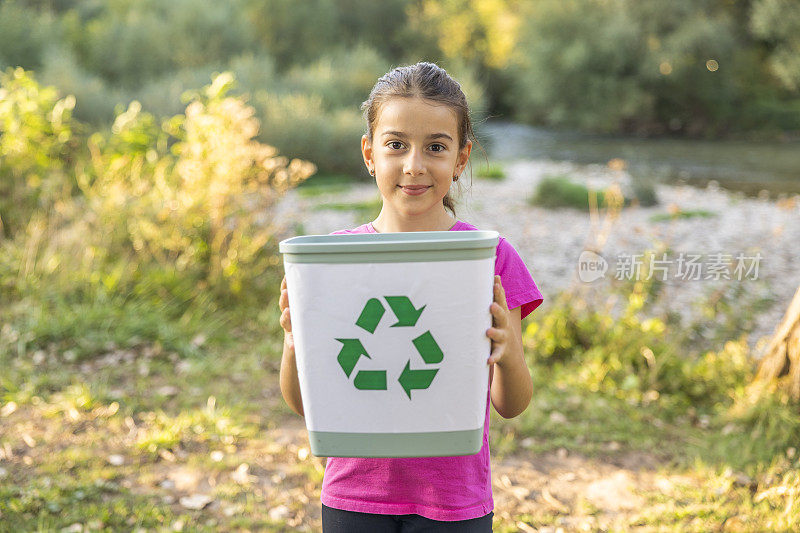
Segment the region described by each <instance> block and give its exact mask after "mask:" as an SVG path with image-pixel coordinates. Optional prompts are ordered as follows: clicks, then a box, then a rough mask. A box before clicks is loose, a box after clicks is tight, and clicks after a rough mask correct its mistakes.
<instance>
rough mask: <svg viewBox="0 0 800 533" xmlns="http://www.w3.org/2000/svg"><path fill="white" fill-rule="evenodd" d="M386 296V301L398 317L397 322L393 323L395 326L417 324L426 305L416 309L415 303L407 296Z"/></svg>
mask: <svg viewBox="0 0 800 533" xmlns="http://www.w3.org/2000/svg"><path fill="white" fill-rule="evenodd" d="M384 298H386V302H387V303H388V304H389V307H391V308H392V312H393V313H394V315H395V316H396V317H397V323H396V324H392V327H393V328H397V327H403V326H413V325H415V324H416V323H417V320H419V315H421V314H422V310H423V309H425V306H424V305H423V306H422V307H420V308H419V309H415V308H414V304H412V303H411V300H409V299H408V297H407V296H384Z"/></svg>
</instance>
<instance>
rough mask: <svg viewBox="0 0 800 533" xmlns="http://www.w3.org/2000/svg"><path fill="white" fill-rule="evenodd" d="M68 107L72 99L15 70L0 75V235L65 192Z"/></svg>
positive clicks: (69, 153) (68, 187) (70, 144)
mask: <svg viewBox="0 0 800 533" xmlns="http://www.w3.org/2000/svg"><path fill="white" fill-rule="evenodd" d="M74 107H75V98H74V97H72V96H68V97H66V98H59V97H58V93H57V92H56V89H55V88H53V87H47V88H41V87H39V85H38V84H37V83H36V82H35V81H34V80H33V78H31V77H30V75H29V74H27V73H26V72H25V71H24V70H22V69H21V68H18V69H15V70H9V71H7V72H5V73H4V74H1V75H0V237H2V235H3V234H5V235H7V236H9V235H13V234H14V233H15V232H17V231H18V230H19V229H20V227H21V226H22V225H23V224H24V223H25V222H26V221H27V220H28V218H29V217H30V216H31V214H32V212H33V211H34V210H36V209H42V208H46V207H48V206H49V205H51V204H52V203H53V202H54V201H55V200H56V199H58V198H62V197H69V196H70V195H71V193H72V189H73V185H74V178H73V177H72V175H71V171H72V169H71V165H72V164H73V163H74V161H73V159H74V157H75V155H76V154H75V152H76V150H77V148H76V146H75V143H74V139H73V133H74V132H73V130H74V125H73V122H72V109H73V108H74Z"/></svg>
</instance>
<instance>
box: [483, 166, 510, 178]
mask: <svg viewBox="0 0 800 533" xmlns="http://www.w3.org/2000/svg"><path fill="white" fill-rule="evenodd" d="M478 177H479V178H484V179H489V180H502V179H505V177H506V171H505V169H503V167H502V165H499V164H497V163H489V164H488V165H483V166H481V167H480V168H478Z"/></svg>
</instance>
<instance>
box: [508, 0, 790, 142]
mask: <svg viewBox="0 0 800 533" xmlns="http://www.w3.org/2000/svg"><path fill="white" fill-rule="evenodd" d="M736 15H737V13H736V12H735V10H734V8H723V7H720V6H719V5H718V3H717V2H714V1H712V0H704V1H703V2H695V1H694V0H680V1H676V2H666V3H665V2H658V1H656V0H646V1H638V0H637V1H632V0H615V1H612V2H596V1H594V0H569V1H567V2H560V1H555V0H552V1H551V0H548V1H544V2H537V3H535V4H531V6H530V8H529V9H528V10H527V11H526V12H525V15H524V17H525V20H526V23H525V24H523V25H522V28H524V29H523V31H522V34H521V36H520V46H519V47H518V50H519V53H518V55H517V57H516V58H515V60H514V62H513V67H512V69H513V71H514V75H513V84H514V90H513V91H511V92H510V93H509V99H510V100H509V104H508V105H509V106H510V107H511V108H512V109H515V110H517V116H518V117H520V118H522V119H524V120H528V121H533V122H538V123H546V124H553V125H566V126H571V127H577V128H581V129H588V130H596V131H620V130H622V131H643V132H654V133H665V132H682V133H688V134H691V135H696V134H699V133H706V134H710V133H714V132H717V131H721V130H722V129H724V128H727V127H729V126H730V125H732V124H739V125H740V126H741V125H748V126H751V127H752V126H755V124H753V123H752V122H750V120H751V119H750V118H748V117H749V116H750V115H751V114H753V113H759V111H757V110H756V107H758V106H759V105H761V104H757V103H756V102H757V100H758V98H756V96H755V95H756V94H760V95H762V96H761V97H762V98H766V99H767V100H769V99H771V98H773V99H774V98H777V97H778V96H777V94H776V93H775V92H774V91H772V92H770V89H769V88H768V87H769V85H768V84H765V83H764V81H763V80H759V79H758V76H757V75H754V73H755V72H758V71H759V69H760V66H759V59H758V56H759V52H758V51H757V50H756V49H755V48H754V47H752V46H750V45H749V43H748V41H747V40H746V39H745V38H743V37H742V35H743V33H744V32H745V29H744V28H742V27H741V23H740V21H739V20H738V18H737V16H736ZM743 103H746V104H747V106H748V107H746V108H745V109H742V104H743Z"/></svg>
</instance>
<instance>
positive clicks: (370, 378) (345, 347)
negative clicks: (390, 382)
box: [336, 296, 444, 400]
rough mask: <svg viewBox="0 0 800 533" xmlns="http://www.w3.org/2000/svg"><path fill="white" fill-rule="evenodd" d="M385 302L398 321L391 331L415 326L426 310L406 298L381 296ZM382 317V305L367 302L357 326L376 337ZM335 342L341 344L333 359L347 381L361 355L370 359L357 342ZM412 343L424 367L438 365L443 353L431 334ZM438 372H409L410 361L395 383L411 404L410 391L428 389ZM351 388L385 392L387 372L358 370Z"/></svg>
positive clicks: (376, 300) (424, 335) (356, 340)
mask: <svg viewBox="0 0 800 533" xmlns="http://www.w3.org/2000/svg"><path fill="white" fill-rule="evenodd" d="M384 299H385V300H386V303H387V304H389V307H390V308H391V309H392V312H393V313H394V315H395V317H397V323H395V324H392V326H391V327H393V328H394V327H413V326H416V325H417V321H418V320H419V317H420V315H421V314H422V311H423V310H424V309H425V307H426V306H424V305H423V306H422V307H420V308H419V309H417V308H416V307H414V304H412V303H411V300H409V298H408V297H407V296H384ZM385 313H386V308H385V307H384V306H383V304H382V303H381V301H380V300H379V299H378V298H370V299H369V300H367V303H365V304H364V308H363V309H362V310H361V314H359V316H358V319H357V320H356V326H358V327H360V328H361V329H363V330H365V331H368V332H369V333H375V330H376V329H377V328H378V325H379V324H380V321H381V319H382V318H383V315H384V314H385ZM336 340H337V341H339V342H341V343H342V347H341V349H340V350H339V355H338V356H337V358H336V359H337V361H339V366H341V367H342V370H343V371H344V373H345V375H346V376H347V377H348V378H349V377H350V376H351V375H352V374H353V370H355V368H356V365H357V364H358V361H359V360H360V359H361V356H362V355H363V356H364V357H366V358H367V359H372V358H371V357H370V356H369V354H368V353H367V350H366V348H364V345H363V344H361V341H360V340H359V339H336ZM411 343H412V344H413V345H414V347H415V348H416V350H417V352H418V353H419V355H420V356H421V357H422V359H423V361H425V363H426V364H429V365H432V364H436V363H441V362H442V360H443V359H444V354H443V353H442V349H441V348H439V345H438V344H437V343H436V340H435V339H434V338H433V335H432V334H431V332H430V331H426V332H425V333H423V334H422V335H419V336H418V337H416V338H415V339H412V341H411ZM438 371H439V369H438V368H434V369H420V370H411V359H409V360H408V363H406V366H405V368H404V369H403V372H402V373H401V374H400V377H399V378H398V380H397V381H398V382H399V383H400V386H401V387H403V390H404V391H405V392H406V395H407V396H408V399H409V400H410V399H411V391H412V390H413V389H427V388H428V387H430V385H431V383H432V382H433V378H434V377H436V373H437V372H438ZM353 385H354V386H355V387H356V388H357V389H359V390H387V384H386V370H359V371H358V372H356V375H355V378H353Z"/></svg>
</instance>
